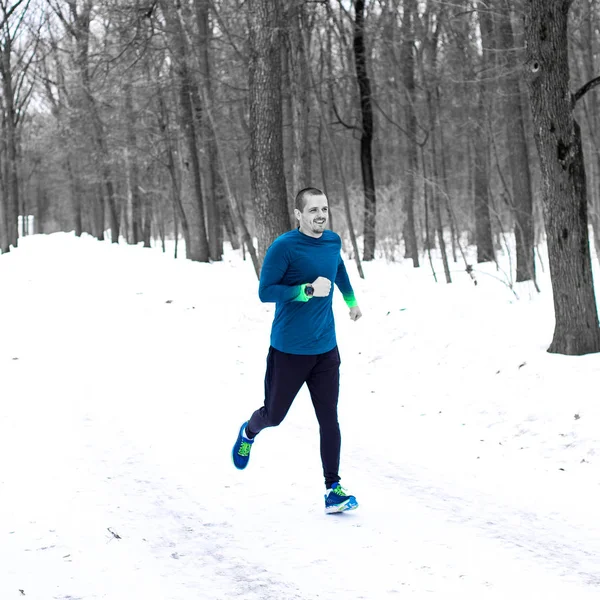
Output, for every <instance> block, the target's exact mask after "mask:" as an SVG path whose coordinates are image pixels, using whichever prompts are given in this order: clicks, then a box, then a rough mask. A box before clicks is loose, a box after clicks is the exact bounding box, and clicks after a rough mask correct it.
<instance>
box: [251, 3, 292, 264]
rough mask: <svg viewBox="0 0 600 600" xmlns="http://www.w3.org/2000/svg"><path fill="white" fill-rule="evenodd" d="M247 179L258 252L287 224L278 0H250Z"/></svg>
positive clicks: (261, 256)
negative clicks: (254, 212)
mask: <svg viewBox="0 0 600 600" xmlns="http://www.w3.org/2000/svg"><path fill="white" fill-rule="evenodd" d="M247 4H248V7H247V11H248V13H247V15H248V29H249V34H250V36H249V52H250V68H249V105H250V119H249V127H250V179H251V185H252V196H253V200H254V207H255V210H256V219H257V226H256V229H257V237H258V256H259V260H260V262H261V264H262V260H263V258H264V256H265V253H266V251H267V248H268V247H269V245H270V244H271V242H272V241H273V240H274V239H275V238H276V237H277V236H278V235H280V234H282V233H283V232H285V231H287V230H288V229H289V219H288V213H287V201H286V185H285V177H284V174H283V139H282V100H281V54H280V43H281V33H280V29H281V17H280V13H279V11H280V4H279V0H248V2H247Z"/></svg>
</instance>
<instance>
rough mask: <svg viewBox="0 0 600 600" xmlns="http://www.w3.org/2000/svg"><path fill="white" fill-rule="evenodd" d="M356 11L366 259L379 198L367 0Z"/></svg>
mask: <svg viewBox="0 0 600 600" xmlns="http://www.w3.org/2000/svg"><path fill="white" fill-rule="evenodd" d="M354 11H355V17H356V18H355V21H354V63H355V66H356V80H357V82H358V89H359V92H360V109H361V117H362V134H361V137H360V167H361V173H362V180H363V189H364V194H365V213H364V231H363V260H373V258H374V257H375V239H376V238H375V223H376V217H377V199H376V195H375V176H374V174H373V155H372V146H373V107H372V104H371V82H370V80H369V76H368V74H367V52H366V49H365V31H364V25H365V23H364V22H365V14H364V13H365V2H364V0H356V2H355V4H354Z"/></svg>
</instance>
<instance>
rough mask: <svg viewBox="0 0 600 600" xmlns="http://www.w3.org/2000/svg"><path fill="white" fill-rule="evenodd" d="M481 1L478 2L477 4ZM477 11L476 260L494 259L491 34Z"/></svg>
mask: <svg viewBox="0 0 600 600" xmlns="http://www.w3.org/2000/svg"><path fill="white" fill-rule="evenodd" d="M481 4H482V3H481V2H480V3H479V5H481ZM478 12H479V25H480V29H481V39H482V45H483V54H482V68H481V70H480V75H479V77H480V80H479V102H478V107H477V116H478V119H477V124H476V128H477V129H476V135H475V235H476V243H477V262H478V263H481V262H487V261H492V260H494V242H493V238H492V224H491V219H490V193H489V181H490V174H489V140H488V128H487V119H488V84H487V82H486V78H487V77H488V76H489V74H488V72H487V69H488V67H489V66H490V65H489V48H490V40H491V37H492V20H491V16H490V14H489V12H488V9H487V8H485V7H484V8H483V9H481V8H480V10H479V11H478Z"/></svg>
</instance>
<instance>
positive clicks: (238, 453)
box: [231, 421, 254, 469]
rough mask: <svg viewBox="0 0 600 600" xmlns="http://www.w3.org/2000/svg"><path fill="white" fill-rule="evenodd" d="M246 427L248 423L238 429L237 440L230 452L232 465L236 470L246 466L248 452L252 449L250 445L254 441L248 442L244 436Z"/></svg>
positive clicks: (248, 457)
mask: <svg viewBox="0 0 600 600" xmlns="http://www.w3.org/2000/svg"><path fill="white" fill-rule="evenodd" d="M246 425H248V421H246V422H245V423H244V424H243V425H242V426H241V427H240V432H239V433H238V436H237V440H235V444H234V446H233V450H232V451H231V456H232V458H233V464H234V465H235V468H236V469H245V468H246V467H247V466H248V461H249V460H250V450H251V449H252V444H254V440H249V439H248V438H247V437H246V436H245V435H244V432H245V430H246Z"/></svg>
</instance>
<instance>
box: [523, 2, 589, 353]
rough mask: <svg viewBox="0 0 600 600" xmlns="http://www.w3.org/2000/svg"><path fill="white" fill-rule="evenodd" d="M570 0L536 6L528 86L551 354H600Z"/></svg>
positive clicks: (530, 13) (528, 27)
mask: <svg viewBox="0 0 600 600" xmlns="http://www.w3.org/2000/svg"><path fill="white" fill-rule="evenodd" d="M570 4H571V2H570V1H569V0H530V2H529V3H528V8H527V11H526V22H525V37H526V48H527V50H526V66H527V68H528V71H529V76H528V78H527V84H528V87H529V94H530V99H531V110H532V115H533V123H534V128H533V129H534V137H535V142H536V146H537V149H538V153H539V156H540V165H541V171H542V203H543V207H544V221H545V224H546V235H547V240H548V258H549V263H550V276H551V278H552V290H553V295H554V312H555V318H556V326H555V330H554V337H553V339H552V343H551V345H550V347H549V348H548V351H549V352H555V353H558V354H569V355H579V354H587V353H591V352H600V328H599V327H598V312H597V307H596V300H595V297H594V284H593V279H592V266H591V256H590V246H589V239H588V221H587V196H586V182H585V167H584V163H583V151H582V148H581V134H580V131H579V126H578V125H577V123H576V122H575V120H574V117H573V108H574V99H573V96H572V94H571V91H570V89H569V58H568V41H567V26H568V13H569V7H570Z"/></svg>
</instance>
